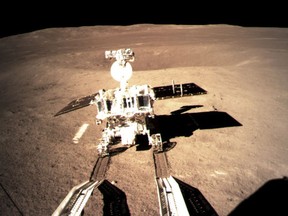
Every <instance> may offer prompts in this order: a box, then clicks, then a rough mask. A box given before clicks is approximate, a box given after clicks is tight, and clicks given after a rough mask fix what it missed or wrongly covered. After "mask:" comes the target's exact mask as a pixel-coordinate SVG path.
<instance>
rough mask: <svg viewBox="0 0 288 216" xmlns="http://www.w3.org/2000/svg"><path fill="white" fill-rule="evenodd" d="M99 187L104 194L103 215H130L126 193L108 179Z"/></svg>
mask: <svg viewBox="0 0 288 216" xmlns="http://www.w3.org/2000/svg"><path fill="white" fill-rule="evenodd" d="M98 189H99V191H100V192H101V193H102V195H103V202H104V206H103V216H112V215H121V216H122V215H123V216H130V211H129V208H128V204H127V199H126V195H125V193H124V192H123V191H122V190H120V189H119V188H118V187H116V186H115V185H113V184H112V183H110V182H109V181H108V180H106V179H105V180H104V181H103V182H102V183H101V184H100V185H99V186H98Z"/></svg>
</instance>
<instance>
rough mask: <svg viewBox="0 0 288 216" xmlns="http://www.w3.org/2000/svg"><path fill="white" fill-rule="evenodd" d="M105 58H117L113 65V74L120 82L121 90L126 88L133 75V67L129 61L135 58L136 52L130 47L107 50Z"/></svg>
mask: <svg viewBox="0 0 288 216" xmlns="http://www.w3.org/2000/svg"><path fill="white" fill-rule="evenodd" d="M105 58H108V59H112V58H113V59H116V61H115V62H114V63H113V64H112V66H111V69H110V71H111V76H112V77H113V79H114V80H116V81H118V82H120V87H121V90H125V88H126V87H127V85H128V80H129V79H130V78H131V77H132V73H133V69H132V66H131V64H130V63H129V62H133V61H134V60H135V56H134V52H133V51H132V50H131V49H130V48H127V49H119V50H108V51H105Z"/></svg>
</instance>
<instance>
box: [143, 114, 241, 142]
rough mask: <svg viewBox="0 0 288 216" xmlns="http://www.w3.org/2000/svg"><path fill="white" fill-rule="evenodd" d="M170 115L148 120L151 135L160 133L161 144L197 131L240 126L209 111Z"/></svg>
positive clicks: (230, 117)
mask: <svg viewBox="0 0 288 216" xmlns="http://www.w3.org/2000/svg"><path fill="white" fill-rule="evenodd" d="M179 112H180V111H179ZM175 113H177V112H175V111H174V114H172V115H156V116H155V117H154V118H153V119H149V123H148V127H149V129H150V132H151V134H154V133H161V136H162V141H163V142H170V139H172V138H175V137H183V136H184V137H189V136H191V135H192V134H193V132H194V131H195V130H197V129H200V130H203V129H215V128H223V127H235V126H242V124H241V123H239V122H238V121H237V120H236V119H234V118H233V117H232V116H230V115H229V114H228V113H226V112H220V111H209V112H198V113H184V114H181V113H180V114H175Z"/></svg>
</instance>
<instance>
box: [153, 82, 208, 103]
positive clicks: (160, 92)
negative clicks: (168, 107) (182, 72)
mask: <svg viewBox="0 0 288 216" xmlns="http://www.w3.org/2000/svg"><path fill="white" fill-rule="evenodd" d="M153 90H154V93H155V97H156V99H159V100H162V99H168V98H174V97H184V96H192V95H200V94H207V91H206V90H204V89H202V88H201V87H199V86H198V85H196V84H195V83H185V84H172V85H168V86H159V87H154V88H153Z"/></svg>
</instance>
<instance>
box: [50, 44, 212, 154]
mask: <svg viewBox="0 0 288 216" xmlns="http://www.w3.org/2000/svg"><path fill="white" fill-rule="evenodd" d="M105 58H107V59H115V60H116V61H115V62H114V63H113V64H112V66H111V76H112V77H113V78H114V79H115V80H116V81H118V82H120V87H119V88H115V89H108V90H105V89H100V90H99V91H98V92H97V93H95V94H92V95H89V96H86V97H83V98H80V99H76V100H74V101H72V102H71V103H69V104H68V105H67V106H66V107H64V108H63V109H62V110H60V111H59V112H58V113H56V115H55V116H57V115H61V114H64V113H67V112H70V111H73V110H76V109H79V108H82V107H85V106H88V105H95V106H96V107H97V115H96V124H98V125H100V124H102V123H104V124H105V128H104V129H103V132H102V139H101V142H100V143H99V144H98V152H99V155H101V156H104V155H107V154H109V147H110V146H111V145H113V144H115V143H117V142H119V140H120V141H121V143H122V144H123V145H125V146H131V145H135V141H136V136H137V135H147V137H148V142H149V145H151V146H152V147H153V148H154V149H155V150H157V151H162V150H163V143H162V138H161V133H158V132H157V128H155V125H154V123H153V122H154V120H153V119H154V110H153V104H154V102H155V101H156V100H161V99H167V98H173V97H183V96H191V95H198V94H206V93H207V92H206V91H205V90H204V89H202V88H200V87H199V86H198V85H196V84H194V83H185V84H175V83H174V81H172V85H168V86H159V87H151V86H150V85H148V84H146V85H133V86H129V85H128V80H129V79H130V78H131V76H132V72H133V71H132V66H131V64H130V62H133V61H134V60H135V55H134V52H133V51H132V50H131V49H130V48H127V49H119V50H109V51H105Z"/></svg>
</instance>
